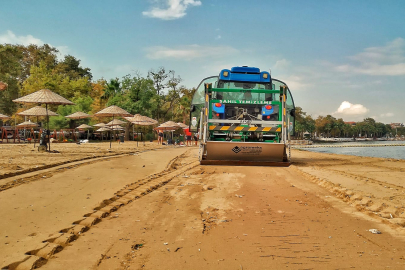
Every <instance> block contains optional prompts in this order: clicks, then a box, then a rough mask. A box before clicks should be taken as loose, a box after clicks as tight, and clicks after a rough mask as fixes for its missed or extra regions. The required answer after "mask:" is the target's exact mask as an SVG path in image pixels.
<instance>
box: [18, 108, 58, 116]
mask: <svg viewBox="0 0 405 270" xmlns="http://www.w3.org/2000/svg"><path fill="white" fill-rule="evenodd" d="M17 114H18V115H22V116H37V117H38V116H47V115H48V116H58V115H59V114H57V113H55V112H53V111H51V110H48V111H47V110H46V109H45V108H44V107H41V106H35V107H32V108H31V109H28V110H25V111H23V112H20V113H17Z"/></svg>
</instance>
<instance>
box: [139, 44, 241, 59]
mask: <svg viewBox="0 0 405 270" xmlns="http://www.w3.org/2000/svg"><path fill="white" fill-rule="evenodd" d="M146 51H147V54H146V57H148V58H149V59H170V58H171V59H179V60H192V59H196V58H209V57H214V56H215V57H220V56H224V55H230V54H235V53H237V52H238V50H236V49H235V48H232V47H230V46H201V45H187V46H180V47H178V48H168V47H164V46H154V47H150V48H147V49H146Z"/></svg>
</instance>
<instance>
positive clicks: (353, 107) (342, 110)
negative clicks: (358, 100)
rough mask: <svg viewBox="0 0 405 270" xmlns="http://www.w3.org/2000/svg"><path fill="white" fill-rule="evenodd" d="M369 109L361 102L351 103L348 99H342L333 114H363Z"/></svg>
mask: <svg viewBox="0 0 405 270" xmlns="http://www.w3.org/2000/svg"><path fill="white" fill-rule="evenodd" d="M368 111H369V109H367V108H366V107H364V106H363V105H361V104H352V103H350V102H348V101H343V102H342V104H340V106H339V108H338V109H337V111H336V112H335V113H334V114H341V115H364V114H366V113H367V112H368Z"/></svg>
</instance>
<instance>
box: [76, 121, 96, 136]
mask: <svg viewBox="0 0 405 270" xmlns="http://www.w3.org/2000/svg"><path fill="white" fill-rule="evenodd" d="M91 128H93V127H92V126H89V125H86V124H82V125H80V126H78V127H77V129H87V140H88V139H89V132H90V129H91Z"/></svg>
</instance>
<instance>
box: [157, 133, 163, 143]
mask: <svg viewBox="0 0 405 270" xmlns="http://www.w3.org/2000/svg"><path fill="white" fill-rule="evenodd" d="M156 132H157V134H158V144H163V130H161V129H158V130H156Z"/></svg>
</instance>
